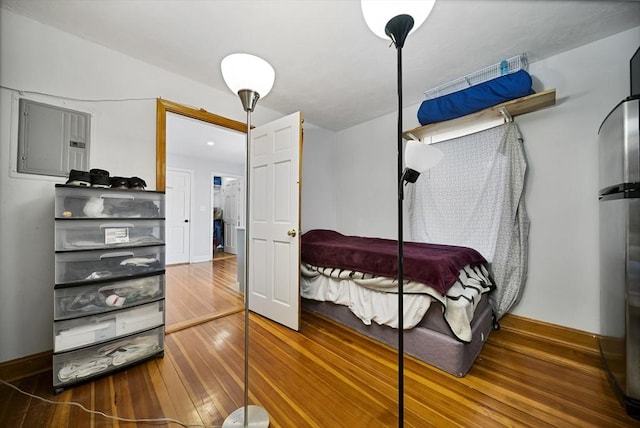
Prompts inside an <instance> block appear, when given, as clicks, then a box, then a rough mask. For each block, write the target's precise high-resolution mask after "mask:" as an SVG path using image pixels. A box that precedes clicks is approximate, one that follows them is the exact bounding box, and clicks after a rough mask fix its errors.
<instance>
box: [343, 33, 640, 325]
mask: <svg viewBox="0 0 640 428" xmlns="http://www.w3.org/2000/svg"><path fill="white" fill-rule="evenodd" d="M639 42H640V27H637V28H634V29H632V30H628V31H626V32H623V33H620V34H617V35H614V36H612V37H609V38H606V39H603V40H600V41H597V42H594V43H591V44H588V45H585V46H582V47H580V48H577V49H574V50H571V51H568V52H565V53H563V54H560V55H557V56H554V57H551V58H548V59H546V60H544V61H539V62H536V63H533V64H531V65H530V67H529V72H530V73H531V74H532V76H533V77H534V80H535V83H534V88H535V89H536V90H538V91H541V90H545V89H551V88H555V89H556V91H557V92H556V96H557V102H556V105H555V106H554V107H551V108H548V109H545V110H541V111H538V112H534V113H530V114H527V115H524V116H520V117H518V118H517V119H516V122H517V123H518V125H519V127H520V130H521V132H522V134H523V136H524V139H525V150H526V153H527V157H528V163H529V168H528V176H527V184H526V204H527V209H528V212H529V217H530V219H531V231H530V237H529V245H530V246H529V277H528V280H527V283H526V286H525V289H524V294H523V296H522V299H521V301H520V303H519V304H518V305H517V306H516V307H515V309H514V310H513V313H515V314H517V315H520V316H524V317H528V318H533V319H537V320H542V321H546V322H549V323H553V324H559V325H563V326H567V327H572V328H576V329H579V330H584V331H589V332H594V333H599V332H600V326H599V267H598V202H597V201H598V198H597V191H598V152H597V131H598V127H599V126H600V123H601V122H602V120H603V119H604V117H605V116H606V114H607V113H608V112H609V111H610V110H611V109H612V108H613V107H614V106H615V104H616V103H617V102H619V101H620V100H622V99H623V98H624V97H626V96H628V95H629V59H630V58H631V56H632V55H633V53H634V52H635V50H636V49H637V48H638V44H639ZM516 51H517V49H516ZM471 71H473V70H470V72H471ZM418 107H419V105H416V106H412V107H410V108H406V109H405V110H404V112H403V114H404V116H403V119H404V125H405V126H404V129H411V128H414V127H417V126H419V123H418V121H417V119H416V112H417V110H418ZM396 120H397V119H396V115H395V114H391V115H387V116H384V117H381V118H379V119H376V120H373V121H370V122H367V123H363V124H360V125H357V126H354V127H352V128H350V129H347V130H345V131H342V132H340V133H338V134H337V136H336V145H335V148H336V151H335V159H336V160H335V164H336V166H335V171H336V173H335V177H336V182H335V184H334V186H335V194H336V196H335V198H336V208H337V214H336V224H337V229H338V230H339V231H341V232H343V233H349V234H357V235H369V236H382V237H389V238H395V237H396V236H397V231H396V225H395V222H396V217H397V216H396V211H397V207H396V192H397V189H396V188H395V184H394V183H395V174H396V150H395V147H396V143H395V136H394V135H395V129H396V125H395V123H396ZM405 208H406V207H405ZM406 218H408V217H407V216H406V215H405V219H406ZM405 236H408V233H407V229H406V227H405Z"/></svg>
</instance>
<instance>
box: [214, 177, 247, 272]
mask: <svg viewBox="0 0 640 428" xmlns="http://www.w3.org/2000/svg"><path fill="white" fill-rule="evenodd" d="M211 181H212V183H213V185H212V187H211V200H212V202H213V207H212V212H213V218H212V221H213V236H212V243H213V259H214V261H216V260H220V259H222V258H228V257H234V256H236V255H237V254H238V232H237V229H238V228H239V227H241V226H242V221H243V219H244V214H243V213H244V196H243V195H244V193H243V189H244V178H243V177H240V176H230V175H225V174H219V173H212V177H211Z"/></svg>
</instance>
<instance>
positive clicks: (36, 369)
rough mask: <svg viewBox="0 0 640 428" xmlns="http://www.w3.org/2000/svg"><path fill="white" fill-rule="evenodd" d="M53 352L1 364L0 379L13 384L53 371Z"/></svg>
mask: <svg viewBox="0 0 640 428" xmlns="http://www.w3.org/2000/svg"><path fill="white" fill-rule="evenodd" d="M52 355H53V351H45V352H40V353H39V354H33V355H28V356H26V357H22V358H16V359H15V360H11V361H5V362H3V363H0V379H3V380H6V381H7V382H13V381H16V380H18V379H23V378H25V377H29V376H33V375H36V374H39V373H44V372H46V371H49V370H51V369H52V367H53V366H52Z"/></svg>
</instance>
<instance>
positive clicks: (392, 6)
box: [360, 0, 436, 39]
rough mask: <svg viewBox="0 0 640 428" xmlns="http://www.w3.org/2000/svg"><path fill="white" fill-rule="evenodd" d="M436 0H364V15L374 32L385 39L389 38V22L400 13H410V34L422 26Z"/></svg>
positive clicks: (362, 2)
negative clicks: (387, 27) (387, 29)
mask: <svg viewBox="0 0 640 428" xmlns="http://www.w3.org/2000/svg"><path fill="white" fill-rule="evenodd" d="M435 2H436V0H362V1H361V3H360V6H361V7H362V15H363V16H364V20H365V22H366V23H367V25H368V26H369V29H370V30H371V31H373V33H374V34H375V35H376V36H378V37H381V38H383V39H389V36H388V35H387V34H386V32H385V27H386V25H387V22H389V20H390V19H391V18H394V17H396V16H398V15H410V16H411V17H412V18H413V28H412V29H411V31H410V32H409V34H411V33H413V32H414V31H416V30H417V29H418V27H420V26H421V25H422V24H423V23H424V21H426V20H427V17H428V16H429V14H430V13H431V9H433V5H434V4H435Z"/></svg>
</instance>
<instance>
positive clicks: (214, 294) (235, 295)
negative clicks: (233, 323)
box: [165, 252, 244, 332]
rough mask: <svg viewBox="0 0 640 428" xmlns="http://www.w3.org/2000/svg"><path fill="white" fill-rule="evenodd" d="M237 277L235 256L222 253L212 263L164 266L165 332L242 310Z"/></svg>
mask: <svg viewBox="0 0 640 428" xmlns="http://www.w3.org/2000/svg"><path fill="white" fill-rule="evenodd" d="M237 277H238V276H237V268H236V256H234V255H232V254H228V253H223V252H216V253H215V255H214V258H213V262H203V263H192V264H180V265H173V266H167V269H166V282H167V283H166V300H165V301H166V306H167V307H166V311H165V323H166V326H167V331H168V332H172V331H175V330H181V329H183V328H187V327H190V326H192V325H195V324H199V323H201V322H204V321H208V320H211V319H215V318H219V317H220V316H224V315H228V314H230V313H235V312H238V311H241V310H243V308H244V303H243V297H242V295H241V294H240V293H239V292H238V285H237Z"/></svg>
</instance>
